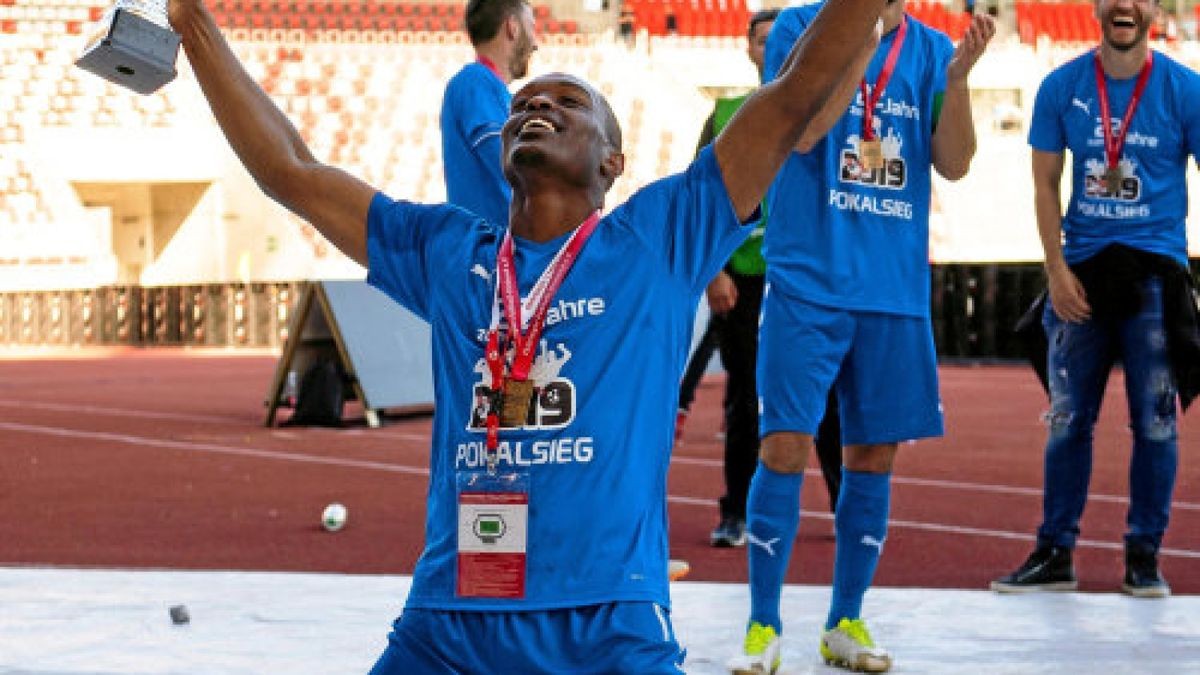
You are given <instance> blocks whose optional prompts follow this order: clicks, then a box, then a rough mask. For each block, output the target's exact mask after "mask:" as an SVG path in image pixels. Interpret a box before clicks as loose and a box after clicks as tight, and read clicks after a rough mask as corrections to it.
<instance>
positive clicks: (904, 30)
mask: <svg viewBox="0 0 1200 675" xmlns="http://www.w3.org/2000/svg"><path fill="white" fill-rule="evenodd" d="M907 34H908V19H907V18H905V17H904V16H903V15H902V16H901V17H900V26H899V27H898V28H897V29H896V39H895V40H893V41H892V46H891V48H890V49H888V54H887V58H885V59H884V61H883V68H881V69H880V71H879V78H878V79H877V80H876V81H875V87H874V88H873V89H871V90H870V91H868V90H867V80H866V78H865V77H864V78H863V80H862V82H860V83H859V85H858V86H859V91H860V92H861V93H862V98H863V116H862V118H863V126H862V138H860V139H859V141H858V164H859V166H861V167H862V168H863V169H865V170H866V171H876V170H878V169H882V168H883V165H884V162H883V143H881V142H880V141H879V138H878V137H877V136H876V135H875V122H874V120H875V106H876V105H878V104H879V99H880V98H881V97H882V96H883V92H884V90H885V89H887V84H888V81H890V80H891V79H892V73H893V72H895V70H896V61H897V60H898V59H899V58H900V48H901V47H902V46H903V45H904V36H905V35H907Z"/></svg>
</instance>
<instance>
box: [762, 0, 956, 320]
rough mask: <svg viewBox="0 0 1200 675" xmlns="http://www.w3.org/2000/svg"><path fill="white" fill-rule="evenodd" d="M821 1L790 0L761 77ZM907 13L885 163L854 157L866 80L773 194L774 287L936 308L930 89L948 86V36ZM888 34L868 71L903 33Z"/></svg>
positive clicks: (902, 309) (786, 169)
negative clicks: (870, 165) (799, 2)
mask: <svg viewBox="0 0 1200 675" xmlns="http://www.w3.org/2000/svg"><path fill="white" fill-rule="evenodd" d="M819 9H820V5H805V6H803V7H793V8H789V9H785V10H784V11H783V12H781V13H780V15H779V18H778V19H776V21H775V25H774V27H772V29H771V34H770V36H769V37H768V38H767V50H766V69H765V73H764V75H765V79H766V81H770V80H772V79H774V78H775V76H776V74H777V73H778V71H779V68H780V66H781V65H782V64H783V62H784V60H785V59H786V58H787V55H788V53H789V52H790V51H791V48H792V45H793V44H794V43H795V42H796V40H797V39H798V38H799V37H800V35H801V34H802V33H803V32H804V30H805V28H807V26H808V25H809V24H810V23H811V22H812V20H813V19H814V18H815V17H816V14H817V12H818V10H819ZM907 20H908V34H907V36H906V37H905V40H904V44H903V47H902V49H901V51H900V56H899V60H898V61H897V63H896V69H895V72H894V73H893V74H892V77H891V80H890V81H889V82H888V84H887V88H886V90H885V91H884V93H883V96H882V97H881V98H880V100H879V102H878V104H877V105H876V108H875V116H874V120H875V125H874V126H875V131H876V134H877V137H878V138H879V139H880V140H881V141H882V144H883V156H884V162H885V165H884V167H883V168H882V169H877V170H874V171H868V170H866V169H864V168H862V167H861V165H860V164H859V161H858V141H859V138H860V137H861V136H862V133H863V128H862V125H863V106H864V102H863V99H862V94H861V92H860V93H859V94H858V95H856V97H855V100H854V101H853V102H852V103H851V105H850V108H849V109H848V110H847V111H846V113H845V114H844V115H842V117H841V119H839V120H838V121H837V123H836V124H835V125H834V126H833V128H832V129H831V130H830V132H829V134H828V135H826V136H825V138H823V139H821V140H820V141H819V142H818V143H817V144H816V145H815V146H814V147H813V149H812V151H810V152H808V153H806V154H800V153H798V152H792V153H791V154H790V155H789V156H788V159H787V161H786V162H785V163H784V165H783V168H782V170H780V172H779V174H778V175H777V176H776V179H775V183H774V185H773V186H772V188H771V192H770V195H769V197H768V199H769V201H768V207H767V212H768V213H770V214H771V227H769V228H767V232H766V236H765V239H764V248H763V254H764V256H765V257H766V259H767V281H768V283H770V284H771V288H772V290H773V291H782V292H784V293H786V294H788V295H791V296H793V297H797V298H800V299H803V300H806V301H808V302H811V303H814V304H817V305H824V306H828V307H840V308H843V309H849V310H856V311H874V312H887V313H891V314H901V315H909V316H928V314H929V191H930V178H931V177H930V172H931V162H932V138H933V127H934V123H935V122H936V120H935V119H934V114H935V113H934V110H935V108H934V99H935V97H936V96H937V95H938V94H940V93H941V92H942V91H944V90H945V88H946V87H945V81H946V66H947V64H948V63H949V62H950V57H951V55H952V54H953V52H954V48H953V45H952V44H951V43H950V39H949V38H947V37H946V36H945V35H944V34H943V33H940V32H938V31H935V30H933V29H931V28H928V27H926V26H924V25H922V24H921V23H920V22H918V21H916V20H914V19H913V18H912V17H911V16H910V17H907ZM896 33H897V31H895V30H893V31H891V32H890V33H888V34H887V35H885V36H883V39H882V40H881V42H880V45H879V48H878V49H877V50H876V52H875V55H874V57H873V58H872V59H871V63H870V65H869V66H868V67H867V71H866V80H867V82H868V83H874V82H876V81H877V80H878V77H879V71H880V70H881V69H882V67H883V62H884V60H885V58H886V57H887V53H888V49H889V48H890V47H891V46H892V43H893V41H894V40H895V39H896Z"/></svg>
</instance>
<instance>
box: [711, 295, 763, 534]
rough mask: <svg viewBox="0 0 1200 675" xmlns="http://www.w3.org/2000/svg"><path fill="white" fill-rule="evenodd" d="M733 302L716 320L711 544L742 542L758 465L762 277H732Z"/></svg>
mask: <svg viewBox="0 0 1200 675" xmlns="http://www.w3.org/2000/svg"><path fill="white" fill-rule="evenodd" d="M733 281H734V284H736V286H737V291H738V300H737V304H736V305H734V307H733V309H732V310H731V311H730V312H729V314H728V315H727V316H726V317H725V320H724V321H723V322H722V326H721V331H720V337H719V343H720V350H721V362H722V363H723V364H725V372H726V380H725V382H726V386H725V425H726V434H725V462H724V473H725V495H724V496H723V497H721V500H720V510H721V521H720V523H719V524H718V525H717V529H716V530H713V533H712V536H711V537H710V542H711V543H712V545H714V546H741V545H742V544H743V543H745V526H746V525H745V523H746V497H747V494H748V492H749V490H750V479H751V478H752V477H753V476H754V471H755V469H756V468H757V466H758V448H759V442H758V391H757V389H756V386H755V377H754V370H755V363H756V356H757V353H758V315H759V307H760V304H761V302H762V288H763V281H762V277H751V276H742V275H736V274H735V275H733Z"/></svg>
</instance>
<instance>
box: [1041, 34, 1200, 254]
mask: <svg viewBox="0 0 1200 675" xmlns="http://www.w3.org/2000/svg"><path fill="white" fill-rule="evenodd" d="M1093 55H1094V52H1092V51H1089V52H1087V53H1086V54H1083V55H1081V56H1079V57H1077V58H1075V59H1072V60H1071V61H1069V62H1067V63H1065V64H1063V65H1061V66H1059V67H1058V68H1056V69H1055V70H1054V71H1053V72H1051V73H1050V74H1049V75H1047V76H1046V79H1045V80H1044V81H1043V82H1042V85H1041V87H1040V88H1039V89H1038V94H1037V100H1036V101H1035V102H1034V104H1033V121H1032V123H1031V124H1030V126H1029V144H1030V145H1031V146H1033V147H1034V149H1036V150H1042V151H1044V152H1054V153H1059V152H1062V151H1063V150H1064V149H1066V148H1069V149H1070V150H1071V157H1072V163H1071V202H1070V204H1069V205H1068V206H1067V212H1066V215H1065V216H1064V217H1063V221H1062V229H1063V234H1064V235H1065V246H1064V247H1063V255H1064V256H1065V257H1066V259H1067V262H1068V263H1071V264H1074V263H1077V262H1080V261H1082V260H1086V259H1088V258H1090V257H1092V256H1093V255H1095V254H1096V253H1098V252H1099V251H1100V249H1102V248H1104V247H1105V246H1108V245H1109V244H1124V245H1126V246H1130V247H1132V248H1136V249H1140V250H1143V251H1148V252H1150V253H1158V254H1160V255H1166V256H1170V257H1172V258H1174V259H1176V260H1178V261H1179V263H1180V264H1182V265H1185V266H1186V265H1187V232H1186V229H1185V224H1184V221H1185V219H1186V217H1187V211H1188V198H1187V175H1186V174H1187V158H1188V155H1192V156H1193V157H1200V76H1197V74H1196V72H1195V71H1193V70H1191V69H1190V68H1188V67H1186V66H1184V65H1181V64H1180V63H1178V62H1176V61H1174V60H1172V59H1171V58H1169V57H1167V56H1164V55H1163V54H1161V53H1158V52H1155V53H1154V63H1153V66H1152V67H1151V70H1150V79H1149V81H1148V82H1147V83H1146V90H1145V92H1144V93H1143V94H1142V99H1141V103H1139V104H1138V107H1137V110H1135V111H1134V114H1133V120H1132V121H1131V122H1130V129H1129V134H1128V135H1127V136H1126V137H1125V147H1124V149H1123V150H1122V153H1121V159H1122V166H1123V167H1124V171H1123V173H1124V175H1125V178H1124V179H1123V180H1122V183H1121V189H1120V191H1119V194H1115V195H1114V194H1109V192H1108V189H1107V187H1106V186H1105V181H1104V178H1103V177H1104V172H1105V169H1106V166H1105V160H1104V130H1103V127H1101V126H1100V99H1099V97H1098V95H1097V91H1096V75H1095V71H1094V66H1093V65H1092V61H1093V59H1094V56H1093ZM1105 79H1106V82H1107V83H1108V87H1107V88H1108V105H1109V111H1108V112H1109V116H1110V117H1111V120H1112V121H1111V124H1112V125H1113V129H1114V130H1115V129H1117V128H1119V126H1120V124H1121V120H1122V119H1123V118H1124V117H1125V110H1126V109H1127V108H1128V107H1129V100H1130V98H1132V96H1133V89H1134V86H1135V84H1136V83H1137V76H1136V75H1135V76H1134V77H1131V78H1129V79H1127V80H1114V79H1112V78H1109V77H1106V78H1105Z"/></svg>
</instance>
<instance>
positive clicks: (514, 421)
mask: <svg viewBox="0 0 1200 675" xmlns="http://www.w3.org/2000/svg"><path fill="white" fill-rule="evenodd" d="M502 401H503V402H502V404H501V406H500V426H502V427H510V428H511V427H523V426H525V421H526V420H527V419H528V417H529V405H530V404H531V403H532V402H533V380H514V379H511V378H506V379H505V380H504V398H503V399H502Z"/></svg>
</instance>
